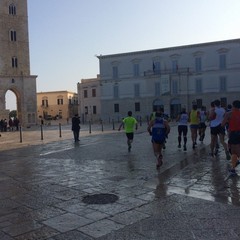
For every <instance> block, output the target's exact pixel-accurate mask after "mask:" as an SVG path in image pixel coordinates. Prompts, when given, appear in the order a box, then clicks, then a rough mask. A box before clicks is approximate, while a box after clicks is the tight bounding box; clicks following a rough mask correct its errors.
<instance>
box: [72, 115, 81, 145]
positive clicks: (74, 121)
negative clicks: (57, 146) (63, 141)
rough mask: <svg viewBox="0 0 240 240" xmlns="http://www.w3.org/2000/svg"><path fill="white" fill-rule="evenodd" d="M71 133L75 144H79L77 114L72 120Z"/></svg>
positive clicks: (78, 119) (78, 120)
mask: <svg viewBox="0 0 240 240" xmlns="http://www.w3.org/2000/svg"><path fill="white" fill-rule="evenodd" d="M72 131H73V137H74V141H75V142H79V141H80V140H79V133H80V118H79V116H78V114H75V116H74V117H73V118H72Z"/></svg>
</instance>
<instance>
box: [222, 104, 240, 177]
mask: <svg viewBox="0 0 240 240" xmlns="http://www.w3.org/2000/svg"><path fill="white" fill-rule="evenodd" d="M226 123H228V126H229V128H228V132H229V140H228V144H229V149H231V169H230V170H229V171H230V174H231V175H232V176H235V175H237V173H236V170H235V168H236V167H237V166H238V164H239V163H240V162H239V160H238V158H239V157H240V101H239V100H235V101H233V104H232V110H231V111H229V112H227V113H226V115H225V117H224V119H223V121H222V124H221V126H222V127H225V125H226Z"/></svg>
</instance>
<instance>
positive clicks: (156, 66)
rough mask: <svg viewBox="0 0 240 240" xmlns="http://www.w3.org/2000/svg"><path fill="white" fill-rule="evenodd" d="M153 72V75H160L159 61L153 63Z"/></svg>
mask: <svg viewBox="0 0 240 240" xmlns="http://www.w3.org/2000/svg"><path fill="white" fill-rule="evenodd" d="M153 71H154V73H155V74H160V73H161V64H160V62H159V61H156V62H154V63H153Z"/></svg>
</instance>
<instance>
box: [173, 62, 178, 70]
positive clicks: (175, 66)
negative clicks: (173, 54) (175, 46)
mask: <svg viewBox="0 0 240 240" xmlns="http://www.w3.org/2000/svg"><path fill="white" fill-rule="evenodd" d="M177 71H178V61H177V60H172V72H173V73H176V72H177Z"/></svg>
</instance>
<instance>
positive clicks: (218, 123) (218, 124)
mask: <svg viewBox="0 0 240 240" xmlns="http://www.w3.org/2000/svg"><path fill="white" fill-rule="evenodd" d="M214 106H215V108H214V110H213V111H212V112H211V114H210V121H211V127H210V129H211V143H210V148H211V152H210V155H211V156H212V157H214V156H216V152H217V149H216V143H217V136H218V137H219V141H220V143H221V144H222V146H223V148H224V151H225V154H226V158H227V160H230V159H231V156H230V153H229V151H228V146H227V144H226V142H225V140H224V138H225V126H224V127H222V122H223V119H224V115H225V112H226V111H225V109H224V108H222V107H221V106H220V101H219V100H215V101H214Z"/></svg>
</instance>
